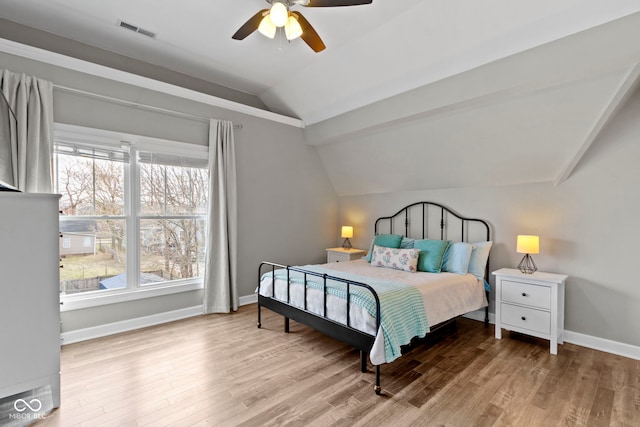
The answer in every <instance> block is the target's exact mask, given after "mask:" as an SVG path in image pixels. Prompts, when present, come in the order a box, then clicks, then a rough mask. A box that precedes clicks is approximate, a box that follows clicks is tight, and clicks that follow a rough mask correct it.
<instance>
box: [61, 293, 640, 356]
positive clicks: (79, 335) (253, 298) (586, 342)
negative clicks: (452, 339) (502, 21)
mask: <svg viewBox="0 0 640 427" xmlns="http://www.w3.org/2000/svg"><path fill="white" fill-rule="evenodd" d="M257 301H258V297H257V295H256V294H252V295H246V296H243V297H240V305H241V306H242V305H248V304H253V303H256V302H257ZM202 313H203V309H202V306H201V305H198V306H194V307H189V308H184V309H181V310H174V311H169V312H166V313H158V314H153V315H151V316H144V317H138V318H135V319H129V320H123V321H121V322H114V323H108V324H106V325H100V326H95V327H92V328H85V329H78V330H75V331H69V332H64V333H62V336H61V343H62V345H65V344H73V343H75V342H80V341H85V340H90V339H93V338H100V337H104V336H107V335H113V334H117V333H120V332H127V331H132V330H134V329H140V328H146V327H147V326H154V325H159V324H161V323H167V322H173V321H175V320H180V319H186V318H187V317H193V316H199V315H201V314H202ZM464 317H467V318H469V319H473V320H478V321H480V322H484V309H480V310H476V311H472V312H471V313H467V314H465V315H464ZM489 323H491V324H495V314H494V313H491V312H490V313H489ZM564 341H565V342H567V343H570V344H575V345H579V346H581V347H587V348H591V349H593V350H599V351H604V352H606V353H611V354H617V355H619V356H623V357H628V358H631V359H635V360H640V347H638V346H633V345H630V344H625V343H621V342H617V341H611V340H607V339H604V338H598V337H593V336H591V335H585V334H580V333H578V332H572V331H566V330H565V331H564Z"/></svg>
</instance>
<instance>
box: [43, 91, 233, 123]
mask: <svg viewBox="0 0 640 427" xmlns="http://www.w3.org/2000/svg"><path fill="white" fill-rule="evenodd" d="M53 87H54V89H58V90H62V91H64V92H71V93H76V94H80V95H83V96H86V97H88V98H96V99H101V100H104V101H109V102H113V103H115V104H121V105H126V106H129V107H134V108H138V109H141V110H147V111H151V112H155V113H161V114H167V115H170V116H174V117H181V118H184V119H190V120H197V121H200V122H205V123H209V120H211V118H209V117H204V116H198V115H196V114H190V113H183V112H181V111H175V110H170V109H168V108H162V107H155V106H153V105H147V104H140V103H139V102H133V101H127V100H124V99H118V98H114V97H112V96H107V95H100V94H98V93H94V92H88V91H86V90H81V89H75V88H72V87H67V86H61V85H57V84H54V85H53ZM233 127H234V128H235V129H242V124H240V123H234V124H233Z"/></svg>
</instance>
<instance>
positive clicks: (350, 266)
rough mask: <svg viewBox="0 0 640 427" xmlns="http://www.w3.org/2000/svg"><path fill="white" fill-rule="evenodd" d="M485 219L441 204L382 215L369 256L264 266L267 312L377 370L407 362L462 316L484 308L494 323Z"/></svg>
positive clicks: (261, 304)
mask: <svg viewBox="0 0 640 427" xmlns="http://www.w3.org/2000/svg"><path fill="white" fill-rule="evenodd" d="M491 245H492V242H491V235H490V228H489V225H488V223H487V222H486V221H484V220H481V219H475V218H468V217H463V216H461V215H459V214H457V213H456V212H455V211H453V210H451V209H449V208H447V207H445V206H443V205H440V204H438V203H434V202H417V203H412V204H410V205H408V206H405V207H403V208H402V209H400V210H399V211H398V212H396V213H395V214H394V215H391V216H386V217H381V218H378V219H377V220H376V222H375V227H374V236H373V239H372V243H371V246H370V248H369V250H368V254H367V257H368V258H366V259H361V260H356V261H349V262H341V263H328V264H322V265H306V266H287V265H284V264H278V263H274V262H266V261H265V262H263V263H261V264H260V267H259V272H258V273H259V284H258V289H257V290H258V327H259V328H260V327H262V323H261V309H262V308H267V309H270V310H272V311H274V312H276V313H278V314H280V315H282V316H283V317H284V330H285V332H289V321H290V319H293V320H295V321H297V322H300V323H303V324H305V325H307V326H309V327H311V328H314V329H316V330H318V331H320V332H322V333H324V334H326V335H328V336H331V337H333V338H335V339H338V340H340V341H342V342H345V343H347V344H349V345H351V346H353V347H355V348H356V349H358V350H359V351H360V368H361V371H362V372H367V359H370V361H371V363H372V365H373V366H374V367H375V376H376V378H375V386H374V390H375V392H376V394H380V393H381V391H382V388H381V385H380V366H381V365H382V364H384V363H389V362H392V361H393V360H395V359H397V358H398V357H401V355H402V353H403V352H406V350H407V349H410V348H412V347H413V346H415V345H417V344H419V343H420V342H422V341H423V340H424V339H425V338H426V337H431V336H433V335H436V334H442V333H443V331H450V330H451V326H452V325H454V322H455V318H456V317H458V316H460V315H463V314H466V313H469V312H472V311H476V310H478V309H482V308H484V320H485V324H488V302H487V301H488V292H489V288H488V283H487V281H486V278H487V277H488V271H489V262H488V254H489V250H490V249H491Z"/></svg>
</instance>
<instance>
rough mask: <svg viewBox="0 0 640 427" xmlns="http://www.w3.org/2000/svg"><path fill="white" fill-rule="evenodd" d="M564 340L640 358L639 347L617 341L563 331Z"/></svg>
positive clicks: (619, 354) (636, 358)
mask: <svg viewBox="0 0 640 427" xmlns="http://www.w3.org/2000/svg"><path fill="white" fill-rule="evenodd" d="M564 342H568V343H571V344H575V345H579V346H582V347H588V348H592V349H594V350H600V351H604V352H606V353H612V354H617V355H618V356H624V357H628V358H630V359H635V360H640V347H638V346H634V345H630V344H625V343H621V342H618V341H611V340H607V339H604V338H598V337H594V336H591V335H585V334H581V333H578V332H572V331H564Z"/></svg>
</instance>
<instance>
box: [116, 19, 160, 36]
mask: <svg viewBox="0 0 640 427" xmlns="http://www.w3.org/2000/svg"><path fill="white" fill-rule="evenodd" d="M118 25H120V27H122V28H125V29H127V30H131V31H133V32H136V33H140V34H142V35H145V36H147V37H151V38H152V39H155V38H156V36H157V34H156V33H154V32H153V31H149V30H145V29H144V28H140V27H138V26H137V25H133V24H130V23H128V22H124V21H119V22H118Z"/></svg>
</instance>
